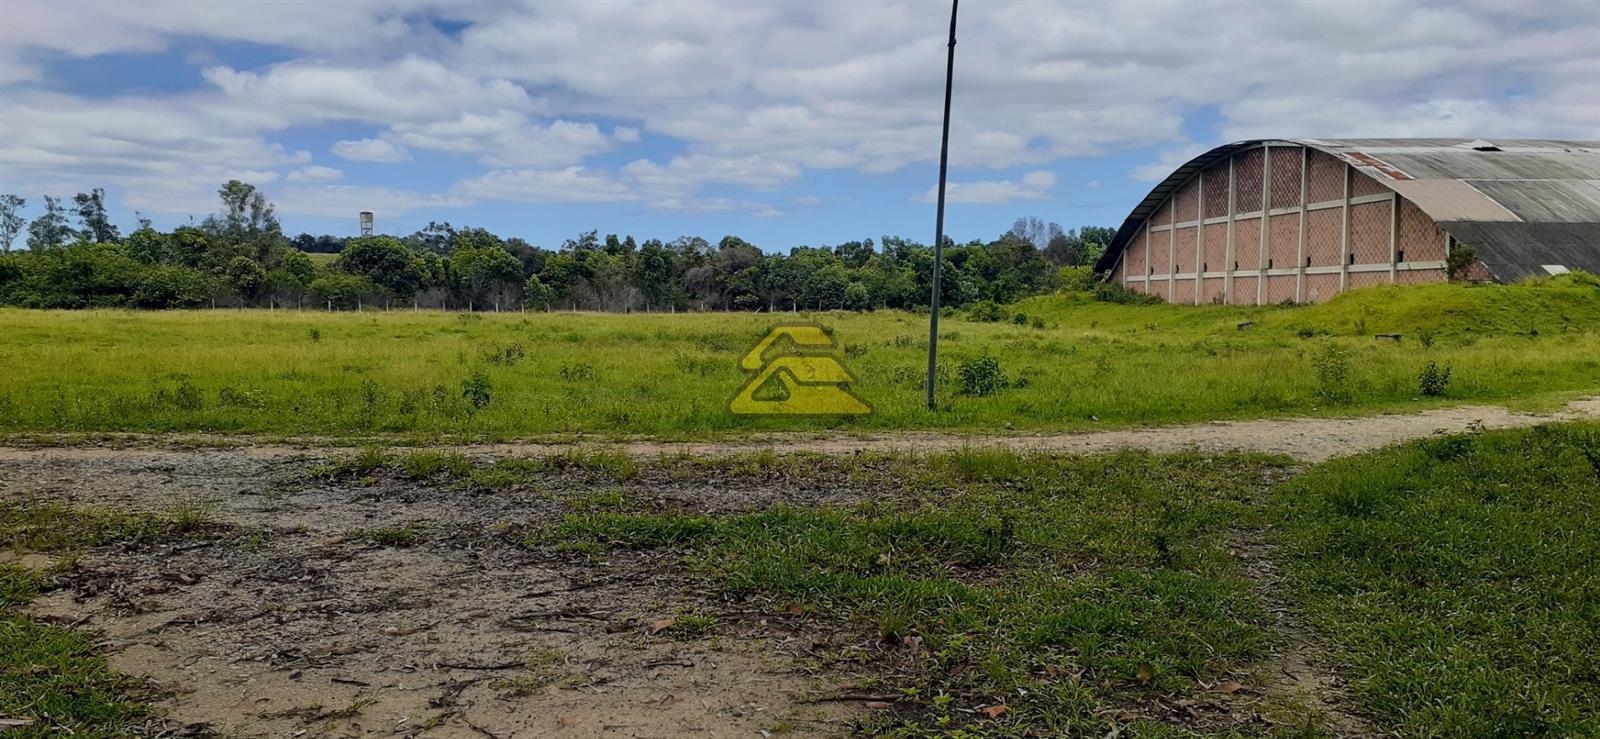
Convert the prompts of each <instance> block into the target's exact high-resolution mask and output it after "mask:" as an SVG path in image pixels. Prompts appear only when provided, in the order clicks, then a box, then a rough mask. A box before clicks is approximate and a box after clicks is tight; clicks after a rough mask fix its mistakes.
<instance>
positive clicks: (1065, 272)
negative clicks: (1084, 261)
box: [1056, 266, 1095, 293]
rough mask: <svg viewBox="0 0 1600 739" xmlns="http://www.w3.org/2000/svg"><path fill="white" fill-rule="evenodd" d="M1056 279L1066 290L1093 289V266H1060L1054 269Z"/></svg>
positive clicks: (1084, 291)
mask: <svg viewBox="0 0 1600 739" xmlns="http://www.w3.org/2000/svg"><path fill="white" fill-rule="evenodd" d="M1056 280H1057V281H1058V282H1060V283H1061V289H1062V290H1065V291H1067V292H1078V293H1086V292H1093V291H1094V289H1095V279H1094V268H1093V267H1089V266H1082V267H1062V268H1061V269H1059V270H1056Z"/></svg>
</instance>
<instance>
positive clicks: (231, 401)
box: [217, 387, 267, 411]
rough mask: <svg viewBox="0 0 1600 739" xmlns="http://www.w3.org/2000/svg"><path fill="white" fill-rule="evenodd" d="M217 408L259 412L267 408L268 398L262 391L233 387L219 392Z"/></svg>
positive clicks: (224, 388) (221, 389) (223, 388)
mask: <svg viewBox="0 0 1600 739" xmlns="http://www.w3.org/2000/svg"><path fill="white" fill-rule="evenodd" d="M217 406H218V407H220V408H244V409H247V410H255V411H259V410H263V409H265V408H266V407H267V397H266V393H263V392H261V391H260V390H240V389H237V388H233V387H222V388H219V389H218V390H217Z"/></svg>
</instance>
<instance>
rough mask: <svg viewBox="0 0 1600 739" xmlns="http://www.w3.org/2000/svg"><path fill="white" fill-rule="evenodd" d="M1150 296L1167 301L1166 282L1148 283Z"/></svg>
mask: <svg viewBox="0 0 1600 739" xmlns="http://www.w3.org/2000/svg"><path fill="white" fill-rule="evenodd" d="M1150 294H1151V295H1154V296H1156V297H1158V298H1161V299H1162V300H1166V299H1167V281H1166V280H1156V281H1154V282H1152V283H1150Z"/></svg>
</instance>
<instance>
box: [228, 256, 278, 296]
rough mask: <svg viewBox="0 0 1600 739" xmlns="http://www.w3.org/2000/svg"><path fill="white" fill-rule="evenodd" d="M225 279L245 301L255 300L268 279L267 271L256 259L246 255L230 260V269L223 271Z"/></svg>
mask: <svg viewBox="0 0 1600 739" xmlns="http://www.w3.org/2000/svg"><path fill="white" fill-rule="evenodd" d="M223 279H225V280H227V282H228V286H229V287H231V288H233V290H234V292H237V293H239V297H240V298H243V299H244V300H245V301H247V302H250V301H254V300H255V298H256V295H257V293H259V292H260V291H261V287H262V285H264V284H265V283H266V281H267V271H266V270H265V269H264V268H262V266H261V264H260V263H259V262H257V261H256V260H254V259H251V258H250V257H246V256H237V257H234V258H233V259H232V260H231V261H229V262H228V269H227V270H226V271H225V272H224V273H223Z"/></svg>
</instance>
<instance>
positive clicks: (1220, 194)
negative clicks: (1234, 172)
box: [1205, 160, 1228, 218]
mask: <svg viewBox="0 0 1600 739" xmlns="http://www.w3.org/2000/svg"><path fill="white" fill-rule="evenodd" d="M1205 199H1206V217H1207V218H1216V217H1218V216H1225V215H1227V214H1228V162H1227V160H1223V161H1222V162H1221V163H1219V164H1215V165H1212V167H1211V168H1210V169H1207V170H1206V181H1205Z"/></svg>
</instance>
